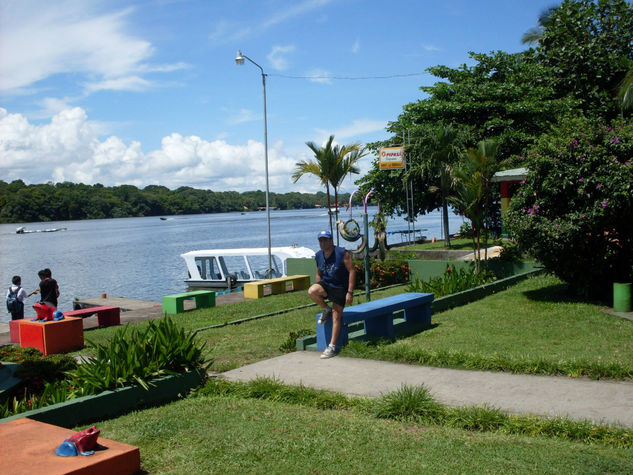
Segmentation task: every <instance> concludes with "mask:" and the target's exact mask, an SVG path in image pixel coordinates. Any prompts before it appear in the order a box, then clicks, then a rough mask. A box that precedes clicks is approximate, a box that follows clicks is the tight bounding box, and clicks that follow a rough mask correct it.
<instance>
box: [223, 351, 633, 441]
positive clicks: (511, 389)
mask: <svg viewBox="0 0 633 475" xmlns="http://www.w3.org/2000/svg"><path fill="white" fill-rule="evenodd" d="M319 356H320V354H319V353H318V352H315V351H297V352H293V353H289V354H287V355H283V356H279V357H277V358H272V359H270V360H264V361H260V362H258V363H254V364H251V365H248V366H243V367H241V368H238V369H234V370H231V371H228V372H226V373H222V376H223V377H225V378H227V379H229V380H232V381H248V380H251V379H255V378H257V377H271V378H276V379H277V380H279V381H281V382H283V383H286V384H292V385H299V384H303V385H304V386H308V387H312V388H316V389H326V390H329V391H337V392H341V393H344V394H348V395H350V396H367V397H375V396H379V395H380V394H381V393H387V392H390V391H395V390H396V389H398V388H400V387H401V385H402V384H408V385H412V386H413V385H420V384H424V385H425V386H426V387H427V388H429V390H430V391H431V393H432V394H433V396H434V397H435V398H436V399H437V400H438V401H440V402H442V403H445V404H448V405H451V406H464V405H468V406H482V405H484V404H488V405H489V406H492V407H496V408H498V409H501V410H503V411H505V412H509V413H514V414H523V413H530V414H537V415H542V416H546V417H552V416H567V417H569V418H571V419H576V420H583V419H589V420H592V421H594V422H596V423H605V424H619V425H622V426H625V427H629V428H633V382H628V381H627V382H622V381H593V380H588V379H575V378H566V377H557V376H529V375H519V374H509V373H495V372H487V371H467V370H456V369H444V368H431V367H426V366H414V365H407V364H397V363H389V362H384V361H374V360H365V359H357V358H346V357H342V356H337V357H335V358H331V359H328V360H321V359H320V358H319Z"/></svg>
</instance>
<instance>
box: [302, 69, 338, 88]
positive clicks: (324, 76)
mask: <svg viewBox="0 0 633 475" xmlns="http://www.w3.org/2000/svg"><path fill="white" fill-rule="evenodd" d="M306 76H307V77H308V78H309V79H308V81H310V82H316V83H319V84H328V85H330V84H332V79H331V78H330V76H331V74H330V73H329V72H328V71H326V70H325V69H319V68H316V69H313V70H312V71H310V72H308V73H307V74H306Z"/></svg>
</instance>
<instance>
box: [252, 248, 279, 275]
mask: <svg viewBox="0 0 633 475" xmlns="http://www.w3.org/2000/svg"><path fill="white" fill-rule="evenodd" d="M246 260H247V261H248V265H249V266H250V267H251V269H252V271H253V276H254V278H255V279H272V278H276V277H281V276H282V275H283V265H282V262H281V259H279V257H278V256H275V255H274V254H273V255H272V264H273V269H272V275H271V276H267V275H266V271H267V270H268V256H267V255H265V256H246Z"/></svg>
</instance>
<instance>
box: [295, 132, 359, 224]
mask: <svg viewBox="0 0 633 475" xmlns="http://www.w3.org/2000/svg"><path fill="white" fill-rule="evenodd" d="M333 142H334V135H330V138H329V139H328V140H327V142H326V143H325V145H323V146H321V147H319V146H318V145H317V144H315V143H314V142H306V145H307V146H308V148H309V149H310V150H312V152H313V153H314V159H313V160H302V161H300V162H297V163H296V164H295V165H296V166H295V171H294V173H293V174H292V180H293V182H294V183H296V182H297V181H298V180H299V179H300V178H301V177H302V176H304V175H314V176H315V177H317V178H318V179H319V180H320V182H321V184H322V185H325V190H326V193H327V207H328V215H329V218H330V231H331V232H332V234H334V227H333V223H332V212H331V209H332V200H331V195H330V186H332V188H333V190H334V198H335V203H336V206H337V212H338V204H339V203H338V188H339V186H340V184H341V183H342V181H343V179H344V178H345V177H346V176H347V175H349V174H352V173H358V171H359V170H358V167H356V162H358V160H360V158H361V157H363V156H364V155H365V152H364V149H363V147H362V146H361V145H360V144H358V143H354V144H351V145H334V146H333V145H332V143H333Z"/></svg>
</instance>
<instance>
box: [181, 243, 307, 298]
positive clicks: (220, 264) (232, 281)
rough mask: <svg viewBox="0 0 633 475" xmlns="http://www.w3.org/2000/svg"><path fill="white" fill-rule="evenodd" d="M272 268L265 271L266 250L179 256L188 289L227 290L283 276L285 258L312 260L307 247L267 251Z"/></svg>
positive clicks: (193, 252)
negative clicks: (187, 274)
mask: <svg viewBox="0 0 633 475" xmlns="http://www.w3.org/2000/svg"><path fill="white" fill-rule="evenodd" d="M271 256H272V269H269V268H268V248H267V247H261V248H244V249H209V250H202V251H189V252H186V253H184V254H181V255H180V257H182V258H183V259H184V260H185V264H186V265H187V271H188V273H189V278H188V279H187V280H185V282H186V283H187V285H188V286H189V287H191V288H220V289H222V288H231V287H235V286H238V285H243V284H245V283H247V282H254V281H257V280H263V279H273V278H275V277H282V276H286V275H287V270H288V269H287V267H286V260H287V259H289V258H293V257H296V258H301V257H307V258H314V251H313V250H312V249H309V248H307V247H298V246H287V247H273V248H271Z"/></svg>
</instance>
